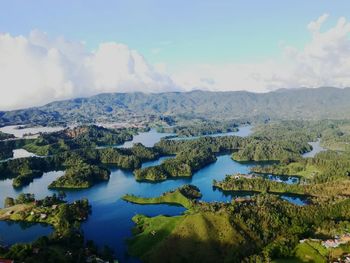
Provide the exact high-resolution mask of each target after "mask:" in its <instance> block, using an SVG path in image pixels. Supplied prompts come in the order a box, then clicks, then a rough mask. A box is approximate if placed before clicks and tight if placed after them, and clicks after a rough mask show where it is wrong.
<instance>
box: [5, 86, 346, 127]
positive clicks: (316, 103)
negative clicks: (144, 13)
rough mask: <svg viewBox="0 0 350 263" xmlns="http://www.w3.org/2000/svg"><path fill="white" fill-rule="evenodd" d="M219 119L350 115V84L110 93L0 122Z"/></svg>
mask: <svg viewBox="0 0 350 263" xmlns="http://www.w3.org/2000/svg"><path fill="white" fill-rule="evenodd" d="M135 115H136V116H150V115H153V116H182V117H184V118H191V117H202V118H215V119H242V118H259V117H263V118H265V117H266V118H267V117H268V118H271V119H299V118H302V119H325V118H330V119H350V88H345V89H338V88H328V87H324V88H318V89H306V88H303V89H285V90H277V91H273V92H269V93H251V92H245V91H232V92H209V91H192V92H166V93H157V94H146V93H139V92H137V93H110V94H100V95H96V96H92V97H89V98H77V99H71V100H65V101H56V102H52V103H49V104H47V105H45V106H42V107H35V108H29V109H23V110H16V111H7V112H0V125H1V126H3V125H10V124H27V123H39V124H45V123H53V122H75V121H81V122H94V121H99V120H106V119H108V120H114V121H118V120H119V121H123V120H127V119H128V118H131V117H133V116H135Z"/></svg>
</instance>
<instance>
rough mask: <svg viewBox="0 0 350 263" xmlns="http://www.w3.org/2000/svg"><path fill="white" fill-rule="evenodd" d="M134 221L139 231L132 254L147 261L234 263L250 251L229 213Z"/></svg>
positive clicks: (206, 213) (133, 243) (159, 217)
mask: <svg viewBox="0 0 350 263" xmlns="http://www.w3.org/2000/svg"><path fill="white" fill-rule="evenodd" d="M133 220H134V221H135V222H136V223H137V227H136V229H138V231H140V232H139V233H138V234H137V235H135V236H134V238H133V239H132V240H131V241H130V243H129V248H130V253H131V254H132V255H135V256H138V257H140V258H141V259H142V260H143V261H144V262H154V263H157V262H174V263H177V262H179V263H180V262H234V259H235V257H236V255H238V254H239V253H240V252H241V251H242V250H245V249H249V243H248V242H247V239H245V237H244V235H243V234H241V232H242V231H238V230H237V229H235V228H234V227H232V225H231V224H230V221H229V217H228V215H227V214H226V213H213V212H205V213H195V214H186V215H183V216H177V217H164V216H158V217H154V218H148V217H145V216H136V217H134V219H133ZM174 248H176V249H174ZM165 259H166V260H165ZM164 260H165V261H164Z"/></svg>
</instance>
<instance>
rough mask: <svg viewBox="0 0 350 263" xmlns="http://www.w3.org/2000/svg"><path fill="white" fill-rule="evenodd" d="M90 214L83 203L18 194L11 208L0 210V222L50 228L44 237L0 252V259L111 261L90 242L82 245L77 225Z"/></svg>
mask: <svg viewBox="0 0 350 263" xmlns="http://www.w3.org/2000/svg"><path fill="white" fill-rule="evenodd" d="M89 213H90V206H89V203H88V201H87V200H77V201H75V202H73V203H71V204H68V203H65V202H64V201H63V200H62V199H61V198H60V197H57V196H56V195H53V196H49V197H45V198H44V199H42V200H34V196H33V195H30V194H21V195H20V196H19V197H18V198H17V199H16V200H15V202H14V203H13V205H11V206H9V207H7V208H4V209H1V210H0V220H10V221H21V222H26V223H45V224H49V225H52V226H53V227H54V232H53V233H52V234H51V235H50V236H48V237H41V238H39V239H38V240H36V241H34V242H32V243H28V244H15V245H13V246H11V247H9V248H2V249H1V250H0V257H3V258H11V259H14V260H15V261H16V262H17V261H18V262H63V263H73V262H79V263H83V262H86V261H87V260H88V258H89V259H91V258H93V259H95V260H96V262H97V261H98V259H99V258H101V257H102V258H103V259H105V260H107V261H108V262H113V255H112V254H111V253H110V252H108V250H105V251H106V252H105V253H102V254H100V253H99V252H98V251H97V248H96V247H95V246H94V245H93V243H92V242H88V243H87V244H86V245H85V241H84V236H83V235H82V233H81V232H80V222H82V221H85V220H86V219H87V217H88V215H89Z"/></svg>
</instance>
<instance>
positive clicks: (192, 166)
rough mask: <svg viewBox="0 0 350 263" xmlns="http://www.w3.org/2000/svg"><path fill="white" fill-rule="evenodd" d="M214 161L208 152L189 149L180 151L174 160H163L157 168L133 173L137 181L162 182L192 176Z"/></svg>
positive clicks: (211, 154) (153, 167)
mask: <svg viewBox="0 0 350 263" xmlns="http://www.w3.org/2000/svg"><path fill="white" fill-rule="evenodd" d="M215 161H216V157H215V155H214V153H212V152H211V151H210V150H202V149H198V148H197V149H191V150H188V151H185V150H184V151H182V152H180V153H179V154H177V155H176V157H175V158H172V159H168V160H165V161H164V162H163V163H162V164H160V165H158V166H152V167H147V168H144V169H138V170H135V171H134V174H135V178H136V180H138V181H162V180H166V179H168V178H174V177H188V176H192V174H193V172H195V171H197V170H199V169H200V168H202V167H204V166H206V165H208V164H210V163H212V162H215Z"/></svg>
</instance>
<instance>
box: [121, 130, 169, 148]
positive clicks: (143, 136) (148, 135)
mask: <svg viewBox="0 0 350 263" xmlns="http://www.w3.org/2000/svg"><path fill="white" fill-rule="evenodd" d="M173 135H174V134H173V133H159V132H157V131H156V130H155V129H151V130H150V131H149V132H140V133H139V134H137V135H135V136H134V138H133V139H132V141H127V142H125V143H123V144H121V145H119V146H118V148H131V147H132V146H133V144H134V143H142V144H143V145H144V146H146V147H153V146H154V144H156V143H157V142H159V141H160V139H161V138H164V137H167V136H173Z"/></svg>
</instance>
